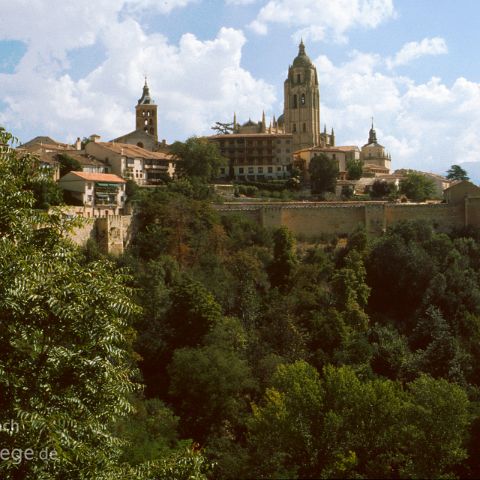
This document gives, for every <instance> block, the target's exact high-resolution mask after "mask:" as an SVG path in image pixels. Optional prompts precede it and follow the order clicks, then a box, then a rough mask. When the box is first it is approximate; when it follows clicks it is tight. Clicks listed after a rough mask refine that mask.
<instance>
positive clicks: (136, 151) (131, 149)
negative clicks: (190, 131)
mask: <svg viewBox="0 0 480 480" xmlns="http://www.w3.org/2000/svg"><path fill="white" fill-rule="evenodd" d="M98 145H101V146H102V147H105V148H108V149H109V150H111V151H112V152H115V153H119V154H120V155H125V156H127V157H135V158H153V159H156V160H171V159H172V158H173V157H172V155H170V154H168V153H163V152H151V151H150V150H146V149H145V148H142V147H138V146H137V145H130V144H129V143H117V142H98Z"/></svg>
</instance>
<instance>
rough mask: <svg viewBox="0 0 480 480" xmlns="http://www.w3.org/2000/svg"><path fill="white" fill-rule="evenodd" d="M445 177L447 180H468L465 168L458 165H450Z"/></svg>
mask: <svg viewBox="0 0 480 480" xmlns="http://www.w3.org/2000/svg"><path fill="white" fill-rule="evenodd" d="M447 178H448V179H449V180H470V178H469V176H468V174H467V172H466V170H464V169H463V168H462V167H461V166H460V165H452V166H451V167H450V168H449V169H448V170H447Z"/></svg>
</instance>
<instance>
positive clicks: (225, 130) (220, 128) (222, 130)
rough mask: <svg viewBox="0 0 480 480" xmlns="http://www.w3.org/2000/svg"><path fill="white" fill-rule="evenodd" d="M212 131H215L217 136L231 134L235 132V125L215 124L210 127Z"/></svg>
mask: <svg viewBox="0 0 480 480" xmlns="http://www.w3.org/2000/svg"><path fill="white" fill-rule="evenodd" d="M212 130H215V131H216V132H217V134H222V135H227V134H229V133H233V132H234V130H235V125H234V124H233V122H232V123H222V122H215V125H214V126H213V127H212Z"/></svg>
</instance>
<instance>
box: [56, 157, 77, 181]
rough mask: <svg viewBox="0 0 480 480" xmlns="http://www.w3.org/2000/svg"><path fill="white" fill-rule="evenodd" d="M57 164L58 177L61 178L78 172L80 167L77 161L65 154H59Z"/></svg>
mask: <svg viewBox="0 0 480 480" xmlns="http://www.w3.org/2000/svg"><path fill="white" fill-rule="evenodd" d="M57 159H58V162H59V163H60V176H61V177H63V176H64V175H66V174H67V173H68V172H72V171H73V172H80V171H81V170H82V166H81V165H80V163H79V161H78V160H76V159H75V158H73V157H71V156H70V155H68V154H67V153H60V154H59V155H57Z"/></svg>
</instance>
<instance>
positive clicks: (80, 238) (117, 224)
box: [69, 215, 135, 255]
mask: <svg viewBox="0 0 480 480" xmlns="http://www.w3.org/2000/svg"><path fill="white" fill-rule="evenodd" d="M132 219H133V216H132V215H108V216H106V217H97V218H83V225H82V226H81V227H78V228H76V229H74V231H73V232H72V233H70V235H69V238H70V239H71V240H72V241H73V242H74V243H75V244H76V245H79V246H82V247H83V246H85V245H86V243H87V241H88V240H89V239H92V240H95V241H96V242H97V243H98V247H99V249H100V250H101V251H102V252H104V253H109V254H112V255H121V254H122V253H123V251H124V250H125V248H126V247H127V246H128V244H129V243H130V242H131V239H132V235H133V231H134V228H135V227H134V222H133V221H132Z"/></svg>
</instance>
